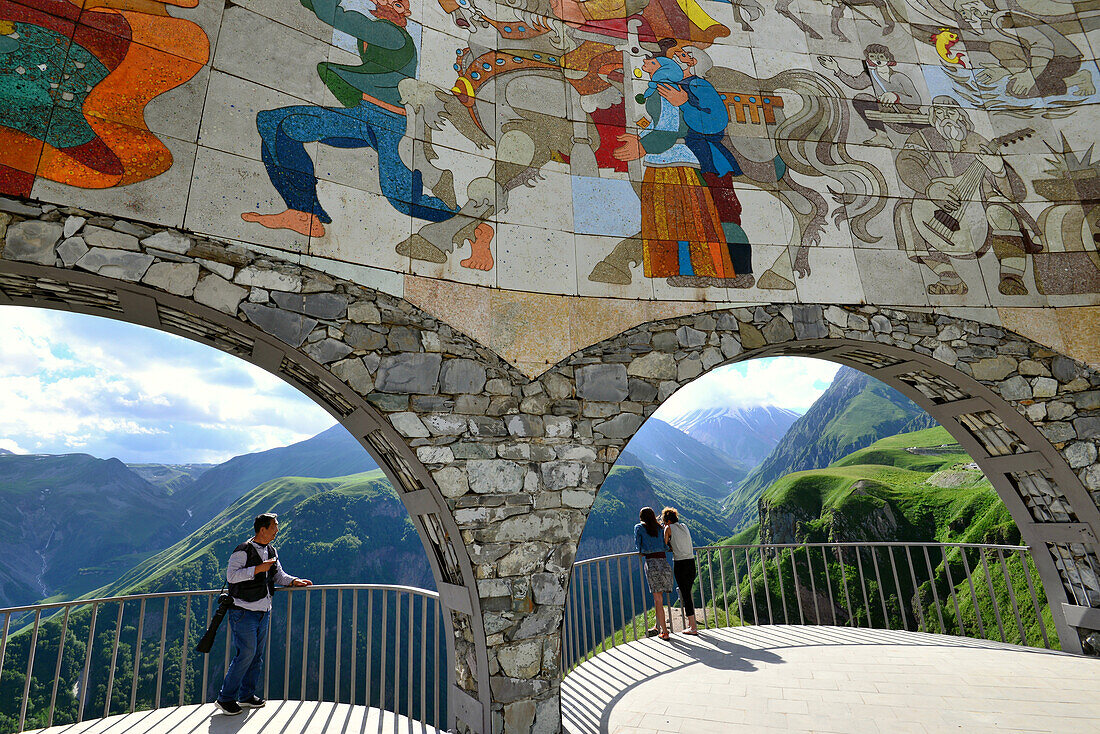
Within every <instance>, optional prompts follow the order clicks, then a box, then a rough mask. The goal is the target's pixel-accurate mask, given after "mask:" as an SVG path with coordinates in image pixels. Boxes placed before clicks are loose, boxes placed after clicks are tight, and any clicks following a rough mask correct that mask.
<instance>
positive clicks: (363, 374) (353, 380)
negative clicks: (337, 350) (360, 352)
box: [331, 357, 374, 395]
mask: <svg viewBox="0 0 1100 734" xmlns="http://www.w3.org/2000/svg"><path fill="white" fill-rule="evenodd" d="M331 369H332V373H333V374H334V375H336V376H337V377H339V378H340V379H341V380H343V381H344V382H346V383H347V384H348V386H350V387H351V389H352V390H355V392H357V393H359V394H360V395H366V394H368V393H370V392H371V391H372V390H374V379H373V378H372V377H371V375H370V371H369V370H368V369H367V366H366V365H365V364H363V360H362V359H359V358H358V357H355V358H352V359H345V360H342V361H340V362H337V363H336V364H334V365H332V367H331Z"/></svg>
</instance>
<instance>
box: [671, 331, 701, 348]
mask: <svg viewBox="0 0 1100 734" xmlns="http://www.w3.org/2000/svg"><path fill="white" fill-rule="evenodd" d="M676 340H677V342H678V343H679V345H680V346H681V347H683V348H685V349H694V348H695V347H701V346H703V345H704V344H706V343H707V335H706V333H705V332H702V331H699V330H698V329H693V328H691V327H690V326H681V327H680V328H679V329H677V330H676Z"/></svg>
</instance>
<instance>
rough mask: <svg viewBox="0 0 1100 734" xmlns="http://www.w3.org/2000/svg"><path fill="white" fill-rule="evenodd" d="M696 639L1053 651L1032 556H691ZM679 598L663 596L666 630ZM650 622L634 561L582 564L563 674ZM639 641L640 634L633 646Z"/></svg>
mask: <svg viewBox="0 0 1100 734" xmlns="http://www.w3.org/2000/svg"><path fill="white" fill-rule="evenodd" d="M695 559H696V566H697V574H696V578H695V586H694V589H693V601H694V603H695V607H696V609H697V613H696V614H697V622H698V625H699V627H700V628H714V627H733V626H740V625H745V624H810V625H842V626H853V627H873V628H879V629H904V630H912V631H922V632H938V633H940V634H948V635H960V636H965V637H977V638H983V639H999V640H1001V641H1004V642H1013V643H1017V644H1023V645H1031V646H1036V647H1039V646H1041V647H1046V648H1052V647H1053V646H1056V645H1057V638H1056V637H1055V638H1054V639H1051V637H1050V636H1048V634H1047V625H1048V624H1051V619H1050V616H1049V615H1050V612H1049V609H1048V608H1047V603H1046V596H1045V594H1044V593H1043V589H1042V585H1041V584H1038V583H1036V579H1037V578H1038V571H1037V570H1036V569H1035V565H1034V562H1033V561H1032V559H1031V554H1030V550H1029V548H1028V547H1027V546H1015V545H989V544H973V543H891V542H882V543H871V542H868V543H772V544H751V545H718V546H705V547H697V548H696V549H695ZM676 593H677V592H673V593H672V594H666V595H665V597H664V599H663V602H664V604H665V605H666V606H667V609H666V612H667V614H668V616H667V619H669V620H672V619H673V616H672V615H673V612H674V611H677V614H678V615H679V621H680V622H681V623H683V621H684V620H683V607H682V605H680V606H679V608H678V610H677V609H676V608H675V607H673V606H672V605H673V603H674V600H675V598H676ZM655 622H656V613H655V610H654V608H653V597H652V595H651V594H650V593H649V592H648V590H647V586H646V582H645V575H644V573H643V570H642V563H641V557H640V556H639V555H638V554H636V553H617V554H613V555H607V556H600V557H598V558H590V559H587V560H583V561H578V562H576V563H575V564H573V574H572V578H571V580H570V584H569V594H568V596H567V598H566V606H565V624H564V627H563V630H562V654H561V661H562V669H563V671H568V670H571V669H572V668H573V667H574V666H575V665H577V664H578V663H580V662H583V661H584V660H586V659H587V658H588V657H590V656H591V655H594V654H595V653H597V652H602V651H604V650H606V649H608V648H609V647H614V646H616V645H619V644H622V643H624V642H631V641H633V640H637V639H639V637H641V636H644V635H645V632H646V630H647V629H648V628H650V627H651V626H652V625H653V624H655ZM639 629H640V630H641V634H639Z"/></svg>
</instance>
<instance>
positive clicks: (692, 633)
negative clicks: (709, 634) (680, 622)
mask: <svg viewBox="0 0 1100 734" xmlns="http://www.w3.org/2000/svg"><path fill="white" fill-rule="evenodd" d="M683 633H684V634H685V635H691V636H692V637H698V636H699V630H694V631H693V630H684V632H683Z"/></svg>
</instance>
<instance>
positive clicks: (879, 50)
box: [863, 43, 898, 66]
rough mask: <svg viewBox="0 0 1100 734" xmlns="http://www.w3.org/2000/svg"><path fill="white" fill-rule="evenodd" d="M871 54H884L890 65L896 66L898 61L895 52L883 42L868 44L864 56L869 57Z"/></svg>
mask: <svg viewBox="0 0 1100 734" xmlns="http://www.w3.org/2000/svg"><path fill="white" fill-rule="evenodd" d="M871 54H882V55H883V56H885V57H886V63H887V65H889V66H895V65H897V63H898V62H896V61H894V52H893V51H891V50H890V48H889V47H888V46H884V45H883V44H881V43H871V44H868V45H867V48H865V49H863V58H865V59H866V58H869V57H870V56H871Z"/></svg>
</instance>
